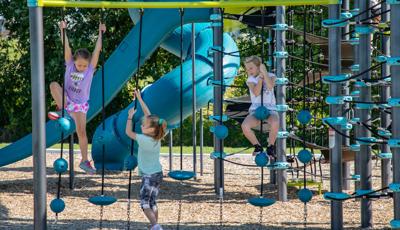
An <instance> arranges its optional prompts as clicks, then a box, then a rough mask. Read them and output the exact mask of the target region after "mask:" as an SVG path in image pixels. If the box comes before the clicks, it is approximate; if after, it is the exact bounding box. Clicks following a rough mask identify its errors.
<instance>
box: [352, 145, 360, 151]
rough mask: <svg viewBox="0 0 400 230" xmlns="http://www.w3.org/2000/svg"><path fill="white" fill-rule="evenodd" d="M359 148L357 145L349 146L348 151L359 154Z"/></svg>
mask: <svg viewBox="0 0 400 230" xmlns="http://www.w3.org/2000/svg"><path fill="white" fill-rule="evenodd" d="M360 147H361V146H360V145H359V144H352V145H350V146H349V148H350V150H351V151H354V152H359V151H360Z"/></svg>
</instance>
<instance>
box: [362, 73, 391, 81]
mask: <svg viewBox="0 0 400 230" xmlns="http://www.w3.org/2000/svg"><path fill="white" fill-rule="evenodd" d="M391 77H392V75H391V74H390V75H387V76H385V77H380V78H375V79H363V80H361V81H363V82H379V81H381V80H385V79H388V78H391Z"/></svg>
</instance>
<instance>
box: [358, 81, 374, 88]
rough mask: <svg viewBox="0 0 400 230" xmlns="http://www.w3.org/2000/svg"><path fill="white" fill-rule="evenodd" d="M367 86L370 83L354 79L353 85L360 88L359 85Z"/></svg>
mask: <svg viewBox="0 0 400 230" xmlns="http://www.w3.org/2000/svg"><path fill="white" fill-rule="evenodd" d="M369 86H371V83H369V82H368V83H366V82H363V81H356V82H354V87H358V88H361V87H369Z"/></svg>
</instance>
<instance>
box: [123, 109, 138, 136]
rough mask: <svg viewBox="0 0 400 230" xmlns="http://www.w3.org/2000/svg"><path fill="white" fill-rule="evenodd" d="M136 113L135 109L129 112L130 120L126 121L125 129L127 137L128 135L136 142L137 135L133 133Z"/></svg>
mask: <svg viewBox="0 0 400 230" xmlns="http://www.w3.org/2000/svg"><path fill="white" fill-rule="evenodd" d="M135 113H136V110H135V108H133V107H132V108H131V109H130V110H129V111H128V120H127V121H126V127H125V133H126V135H128V137H130V138H131V139H134V140H136V133H135V132H133V131H132V119H133V116H134V115H135Z"/></svg>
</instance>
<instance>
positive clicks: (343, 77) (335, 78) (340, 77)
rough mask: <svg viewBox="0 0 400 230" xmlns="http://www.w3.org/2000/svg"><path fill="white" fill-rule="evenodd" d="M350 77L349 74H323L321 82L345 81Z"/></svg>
mask: <svg viewBox="0 0 400 230" xmlns="http://www.w3.org/2000/svg"><path fill="white" fill-rule="evenodd" d="M349 77H350V74H340V75H336V76H323V77H322V82H323V83H327V84H332V83H336V82H343V81H346V80H347V79H348V78H349Z"/></svg>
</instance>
